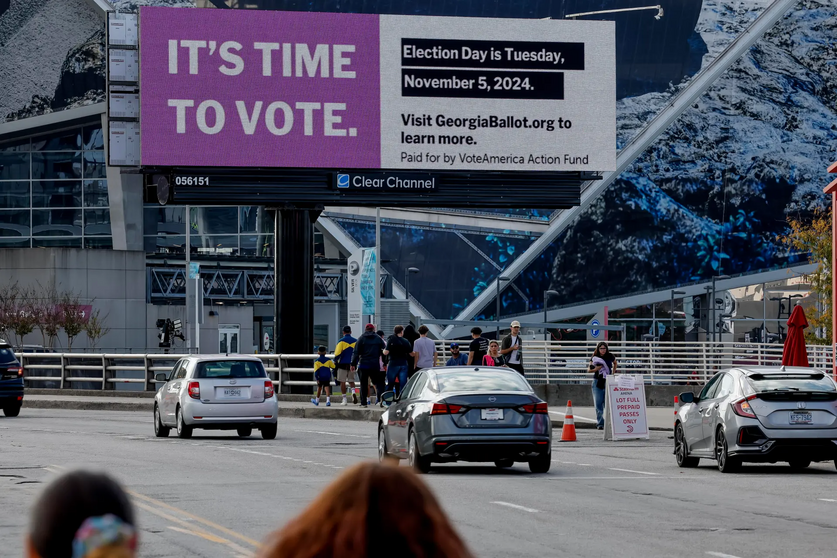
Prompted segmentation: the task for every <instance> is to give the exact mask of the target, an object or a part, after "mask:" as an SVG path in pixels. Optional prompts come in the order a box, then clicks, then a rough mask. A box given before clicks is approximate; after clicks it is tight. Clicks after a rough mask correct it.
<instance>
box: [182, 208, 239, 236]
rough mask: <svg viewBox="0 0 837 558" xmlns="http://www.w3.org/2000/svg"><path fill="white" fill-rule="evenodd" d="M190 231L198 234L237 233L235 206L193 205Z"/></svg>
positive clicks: (236, 211)
mask: <svg viewBox="0 0 837 558" xmlns="http://www.w3.org/2000/svg"><path fill="white" fill-rule="evenodd" d="M192 232H197V233H200V234H237V233H238V208H237V207H193V208H192Z"/></svg>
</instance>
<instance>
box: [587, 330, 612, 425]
mask: <svg viewBox="0 0 837 558" xmlns="http://www.w3.org/2000/svg"><path fill="white" fill-rule="evenodd" d="M588 370H590V372H592V373H593V402H594V403H595V405H596V428H597V429H599V430H601V429H603V428H604V406H605V386H606V385H607V382H606V379H607V377H608V376H610V375H611V374H614V373H616V357H615V356H613V354H612V353H611V352H610V349H608V346H607V343H605V342H604V341H601V342H600V343H599V344H598V345H596V350H595V352H594V353H593V356H592V357H591V358H590V365H589V366H588Z"/></svg>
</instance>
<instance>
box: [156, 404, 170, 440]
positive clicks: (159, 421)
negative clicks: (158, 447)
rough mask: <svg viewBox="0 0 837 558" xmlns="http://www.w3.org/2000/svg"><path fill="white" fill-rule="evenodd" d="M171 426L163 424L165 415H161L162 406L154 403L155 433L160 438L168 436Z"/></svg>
mask: <svg viewBox="0 0 837 558" xmlns="http://www.w3.org/2000/svg"><path fill="white" fill-rule="evenodd" d="M169 430H170V428H169V427H168V426H166V425H164V424H163V417H161V416H160V408H159V407H158V406H157V405H154V435H155V436H157V437H158V438H166V437H167V436H168V435H169Z"/></svg>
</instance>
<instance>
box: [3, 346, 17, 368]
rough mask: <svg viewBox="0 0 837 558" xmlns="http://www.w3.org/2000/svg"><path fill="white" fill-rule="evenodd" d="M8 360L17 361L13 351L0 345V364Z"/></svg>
mask: <svg viewBox="0 0 837 558" xmlns="http://www.w3.org/2000/svg"><path fill="white" fill-rule="evenodd" d="M10 362H17V359H16V358H15V353H14V351H12V349H11V348H10V347H8V346H6V347H0V364H9V363H10Z"/></svg>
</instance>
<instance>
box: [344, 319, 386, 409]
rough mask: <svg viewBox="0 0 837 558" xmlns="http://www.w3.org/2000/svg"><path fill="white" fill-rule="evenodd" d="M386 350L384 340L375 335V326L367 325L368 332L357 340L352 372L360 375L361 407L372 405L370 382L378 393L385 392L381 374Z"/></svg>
mask: <svg viewBox="0 0 837 558" xmlns="http://www.w3.org/2000/svg"><path fill="white" fill-rule="evenodd" d="M385 348H386V344H385V343H384V340H383V339H381V338H380V337H378V334H376V333H375V326H374V324H366V331H364V332H363V335H361V336H360V338H359V339H358V340H357V344H356V345H355V354H354V356H353V357H352V370H353V371H355V370H357V371H358V372H359V375H360V406H361V407H363V408H366V407H367V406H368V405H371V401H370V400H369V381H370V380H371V381H372V383H373V384H375V388H376V389H377V390H378V393H383V391H384V376H383V374H382V373H381V355H382V354H383V352H384V349H385Z"/></svg>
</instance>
